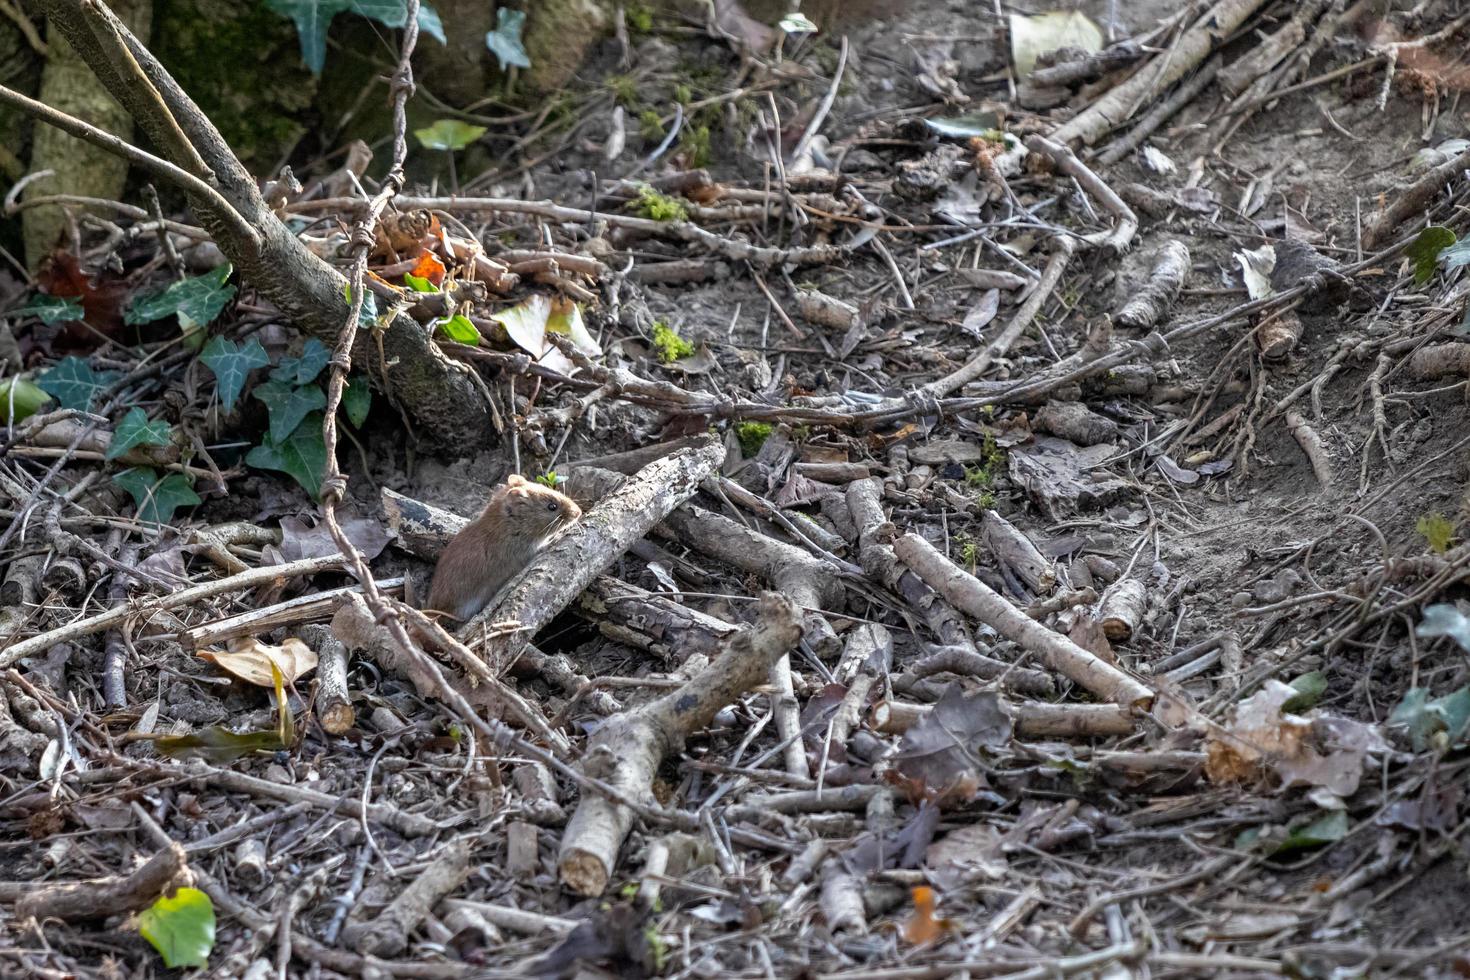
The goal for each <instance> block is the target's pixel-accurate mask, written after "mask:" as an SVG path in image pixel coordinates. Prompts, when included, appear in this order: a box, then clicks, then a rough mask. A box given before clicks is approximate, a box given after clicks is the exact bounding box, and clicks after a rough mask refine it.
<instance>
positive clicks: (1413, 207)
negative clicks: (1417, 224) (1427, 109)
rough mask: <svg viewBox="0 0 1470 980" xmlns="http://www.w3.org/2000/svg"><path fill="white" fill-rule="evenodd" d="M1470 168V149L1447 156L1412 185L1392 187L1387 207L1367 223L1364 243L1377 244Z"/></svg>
mask: <svg viewBox="0 0 1470 980" xmlns="http://www.w3.org/2000/svg"><path fill="white" fill-rule="evenodd" d="M1467 169H1470V150H1466V151H1465V152H1464V153H1461V154H1460V155H1459V156H1457V157H1454V158H1452V159H1449V160H1446V161H1445V162H1444V163H1441V164H1440V165H1439V166H1437V167H1435V168H1434V169H1433V170H1430V171H1429V172H1428V173H1426V174H1424V176H1422V177H1420V178H1419V179H1418V180H1416V181H1414V182H1413V183H1412V184H1410V185H1409V186H1408V187H1403V188H1399V189H1397V190H1392V191H1390V192H1389V193H1388V196H1387V199H1386V204H1385V206H1384V207H1383V209H1382V210H1379V211H1375V212H1373V214H1372V215H1370V216H1369V218H1368V220H1367V221H1366V222H1364V224H1363V247H1364V248H1365V249H1367V248H1375V247H1377V245H1378V243H1379V242H1381V241H1383V240H1385V239H1386V238H1388V236H1389V235H1391V234H1393V230H1394V229H1395V228H1397V227H1398V226H1399V224H1400V223H1401V222H1404V221H1407V220H1408V219H1409V218H1411V217H1413V216H1415V215H1418V214H1422V213H1423V212H1424V210H1425V208H1427V207H1428V206H1429V202H1431V201H1433V200H1434V198H1435V196H1436V195H1438V194H1439V192H1440V191H1441V190H1443V189H1444V188H1445V187H1447V186H1448V185H1449V184H1451V183H1453V182H1454V181H1455V178H1456V177H1457V176H1458V175H1459V174H1460V173H1462V172H1463V171H1465V170H1467Z"/></svg>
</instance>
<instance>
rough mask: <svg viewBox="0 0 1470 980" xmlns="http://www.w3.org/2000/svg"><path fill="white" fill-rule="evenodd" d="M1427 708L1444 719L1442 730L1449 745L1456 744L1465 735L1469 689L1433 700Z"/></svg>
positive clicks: (1469, 716)
mask: <svg viewBox="0 0 1470 980" xmlns="http://www.w3.org/2000/svg"><path fill="white" fill-rule="evenodd" d="M1429 707H1430V708H1431V709H1432V710H1433V711H1436V712H1438V714H1439V716H1440V717H1441V718H1443V719H1444V730H1445V734H1446V735H1448V736H1449V740H1450V744H1451V745H1456V744H1458V743H1459V741H1460V739H1461V738H1462V737H1464V735H1465V728H1466V727H1467V726H1470V687H1462V688H1460V689H1459V690H1458V691H1454V692H1453V693H1450V694H1446V695H1445V696H1444V697H1442V698H1435V699H1434V700H1433V701H1431V702H1429Z"/></svg>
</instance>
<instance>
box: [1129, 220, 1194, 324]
mask: <svg viewBox="0 0 1470 980" xmlns="http://www.w3.org/2000/svg"><path fill="white" fill-rule="evenodd" d="M1187 275H1189V249H1188V248H1187V247H1186V246H1185V245H1184V243H1183V242H1180V241H1177V240H1175V239H1170V240H1169V241H1167V242H1165V243H1164V244H1163V245H1161V246H1159V252H1158V255H1156V256H1154V265H1153V268H1152V269H1151V270H1150V271H1149V274H1148V282H1146V283H1144V285H1143V288H1142V289H1140V290H1138V292H1136V293H1134V294H1133V298H1132V299H1130V300H1129V301H1128V303H1127V305H1125V306H1124V307H1123V309H1121V310H1119V311H1118V317H1117V320H1118V323H1119V324H1120V325H1122V326H1125V327H1134V328H1138V329H1143V328H1147V327H1152V326H1154V325H1155V324H1157V323H1158V322H1159V321H1160V320H1161V319H1163V317H1164V314H1165V313H1167V312H1169V307H1170V306H1172V305H1173V303H1174V298H1175V297H1176V296H1178V295H1179V290H1180V289H1182V288H1183V286H1184V277H1185V276H1187Z"/></svg>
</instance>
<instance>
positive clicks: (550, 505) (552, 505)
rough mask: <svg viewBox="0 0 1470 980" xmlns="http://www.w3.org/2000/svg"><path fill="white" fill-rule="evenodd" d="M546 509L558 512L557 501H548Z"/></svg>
mask: <svg viewBox="0 0 1470 980" xmlns="http://www.w3.org/2000/svg"><path fill="white" fill-rule="evenodd" d="M546 509H547V510H556V509H557V506H556V501H555V500H548V501H546Z"/></svg>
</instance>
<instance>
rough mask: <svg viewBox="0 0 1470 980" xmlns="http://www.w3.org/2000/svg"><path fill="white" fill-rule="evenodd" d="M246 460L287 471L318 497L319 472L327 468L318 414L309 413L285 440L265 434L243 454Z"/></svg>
mask: <svg viewBox="0 0 1470 980" xmlns="http://www.w3.org/2000/svg"><path fill="white" fill-rule="evenodd" d="M245 462H247V463H249V464H250V465H251V466H254V467H257V468H259V469H263V470H280V471H281V472H283V473H287V474H289V475H290V476H292V477H293V478H294V479H295V480H296V482H297V483H299V484H301V486H302V487H303V488H304V489H305V490H306V492H307V493H309V494H311V498H312V499H313V500H316V499H317V498H318V497H320V496H321V492H322V473H323V472H324V471H325V470H326V468H327V446H326V443H324V442H323V441H322V416H321V413H320V412H312V413H311V414H310V415H308V416H307V417H306V418H305V419H304V420H303V421H302V423H301V424H300V425H298V426H297V427H296V431H295V432H292V433H291V435H290V437H289V438H288V439H285V440H284V441H276V440H273V439H271V438H270V437H269V436H267V437H266V439H265V441H264V442H263V443H261V444H260V445H259V446H256V447H255V448H254V449H252V450H250V452H249V453H248V454H246V456H245Z"/></svg>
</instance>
